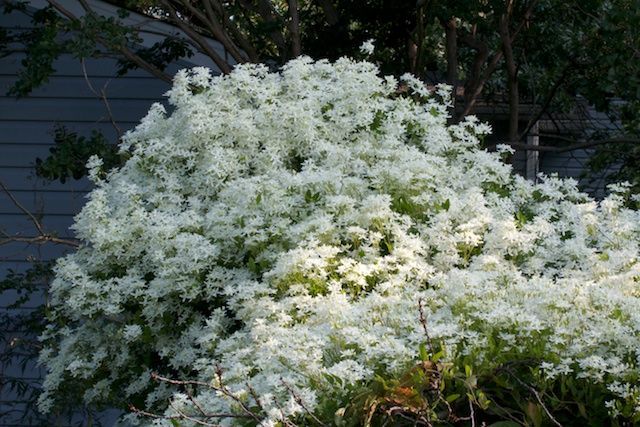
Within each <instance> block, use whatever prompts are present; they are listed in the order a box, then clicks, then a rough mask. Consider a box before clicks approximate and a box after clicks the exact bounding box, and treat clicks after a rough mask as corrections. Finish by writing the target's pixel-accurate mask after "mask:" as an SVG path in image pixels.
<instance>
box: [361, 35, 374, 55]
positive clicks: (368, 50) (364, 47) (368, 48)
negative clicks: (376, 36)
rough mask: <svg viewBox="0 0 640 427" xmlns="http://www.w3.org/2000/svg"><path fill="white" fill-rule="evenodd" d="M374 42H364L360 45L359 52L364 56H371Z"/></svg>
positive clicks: (371, 40)
mask: <svg viewBox="0 0 640 427" xmlns="http://www.w3.org/2000/svg"><path fill="white" fill-rule="evenodd" d="M373 42H374V40H373V39H369V40H367V41H365V42H364V43H362V44H361V45H360V52H362V53H363V54H365V55H372V54H373V51H374V49H375V47H374V45H373Z"/></svg>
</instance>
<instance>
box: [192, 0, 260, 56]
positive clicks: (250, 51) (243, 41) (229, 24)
mask: <svg viewBox="0 0 640 427" xmlns="http://www.w3.org/2000/svg"><path fill="white" fill-rule="evenodd" d="M203 2H204V5H205V8H211V6H213V7H214V8H215V12H214V11H213V10H212V11H211V12H208V13H210V14H212V15H215V14H216V13H217V14H218V15H219V16H221V17H222V21H223V23H224V27H225V28H226V29H228V31H229V32H230V33H231V34H230V35H231V36H232V37H233V38H234V39H235V40H236V41H237V42H238V44H239V45H240V47H241V48H242V50H244V52H245V54H246V55H247V56H248V59H249V60H250V61H251V62H258V61H259V57H258V52H257V51H256V49H255V47H254V46H253V45H252V44H251V43H250V42H249V40H248V39H247V37H246V36H245V35H244V34H242V31H240V28H238V26H237V25H236V24H235V22H233V21H232V20H231V19H229V16H228V15H227V14H226V13H225V10H224V7H223V6H222V4H221V3H220V0H203Z"/></svg>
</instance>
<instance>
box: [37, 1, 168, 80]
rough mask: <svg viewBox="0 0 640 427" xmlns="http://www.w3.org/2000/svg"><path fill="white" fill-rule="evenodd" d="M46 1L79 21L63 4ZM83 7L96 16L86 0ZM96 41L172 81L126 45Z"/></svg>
mask: <svg viewBox="0 0 640 427" xmlns="http://www.w3.org/2000/svg"><path fill="white" fill-rule="evenodd" d="M47 2H48V3H49V4H50V5H51V6H52V7H53V8H54V9H56V10H57V11H58V12H60V13H61V14H62V15H64V16H66V17H67V18H68V19H69V20H71V21H73V22H78V23H79V22H80V19H79V18H78V17H77V16H75V15H74V14H73V13H71V12H70V11H69V10H68V9H66V8H65V7H64V6H62V5H61V4H60V3H58V2H57V1H56V0H47ZM83 7H84V8H85V10H86V11H87V13H90V14H93V15H94V16H96V13H95V12H94V11H93V10H92V9H91V8H90V7H89V5H88V4H87V2H86V1H85V2H83ZM96 41H97V42H98V43H100V44H101V45H103V46H104V47H106V48H109V47H111V48H114V49H115V50H117V51H118V52H120V54H122V56H124V57H125V58H127V59H128V60H129V61H131V62H133V63H134V64H136V65H138V66H139V67H140V68H142V69H143V70H146V71H147V72H149V73H150V74H152V75H153V76H155V77H157V78H158V79H160V80H162V81H164V82H167V83H171V81H172V79H171V76H169V75H168V74H165V73H164V72H162V71H161V70H160V69H159V68H158V67H156V66H154V65H153V64H150V63H149V62H147V61H145V60H144V59H142V58H141V57H140V56H138V55H137V54H135V53H134V52H133V51H131V50H130V49H129V48H127V47H126V46H122V45H119V46H113V45H111V44H109V43H108V42H107V41H105V40H104V39H103V38H102V37H100V36H96Z"/></svg>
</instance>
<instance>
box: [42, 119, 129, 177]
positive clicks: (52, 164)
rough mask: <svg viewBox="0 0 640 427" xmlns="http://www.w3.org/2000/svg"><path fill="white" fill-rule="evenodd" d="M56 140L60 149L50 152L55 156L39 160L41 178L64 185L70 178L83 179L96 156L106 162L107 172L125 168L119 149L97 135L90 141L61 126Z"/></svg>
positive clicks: (92, 135) (92, 134)
mask: <svg viewBox="0 0 640 427" xmlns="http://www.w3.org/2000/svg"><path fill="white" fill-rule="evenodd" d="M54 140H55V143H56V145H55V146H54V147H51V148H50V149H49V151H50V152H51V155H50V156H49V157H47V158H46V159H44V160H42V159H40V158H38V159H36V174H37V175H38V176H39V177H41V178H45V179H48V180H52V181H54V180H57V179H59V180H60V182H62V183H64V182H65V181H66V180H67V179H68V178H70V177H72V178H73V179H80V178H82V177H84V176H85V175H86V174H87V169H86V167H85V165H86V163H87V160H89V157H91V156H94V155H97V156H98V157H100V158H101V159H102V160H103V162H104V170H105V171H108V170H110V169H112V168H113V167H115V166H118V165H120V164H121V158H120V156H119V154H118V148H117V146H116V145H114V144H111V143H109V142H108V141H107V140H106V139H105V137H104V136H103V135H102V134H101V133H99V132H97V131H93V132H92V133H91V136H90V137H88V138H86V137H84V136H78V134H76V133H75V132H71V131H69V130H68V129H67V128H65V127H64V126H59V127H57V128H56V129H55V136H54Z"/></svg>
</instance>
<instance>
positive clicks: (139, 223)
mask: <svg viewBox="0 0 640 427" xmlns="http://www.w3.org/2000/svg"><path fill="white" fill-rule="evenodd" d="M168 99H169V103H170V104H171V105H172V107H173V108H172V112H171V114H167V112H166V111H165V109H164V108H163V107H162V106H161V105H159V104H156V105H154V106H153V107H152V108H151V110H150V112H149V114H148V115H147V116H146V117H145V118H144V119H143V120H142V122H141V123H140V125H139V126H138V127H137V128H136V129H135V130H133V131H132V132H130V133H128V134H127V135H126V137H125V142H124V144H123V146H122V153H123V155H127V156H129V158H128V160H127V161H126V163H125V164H124V166H122V167H121V168H120V169H117V170H115V171H111V172H108V173H105V172H103V171H102V170H101V164H100V161H99V160H98V159H93V161H92V165H91V166H92V169H91V171H92V177H93V179H94V181H95V183H96V188H95V189H94V190H93V191H92V192H91V193H90V195H89V198H88V202H87V204H86V206H85V207H84V209H83V210H82V212H81V213H80V214H79V215H78V216H77V218H76V222H75V225H74V229H75V231H76V232H77V234H78V236H79V238H80V239H82V241H83V242H84V244H83V246H82V247H81V248H80V249H79V250H78V251H77V252H75V253H73V254H71V255H69V256H67V257H65V258H62V259H60V260H59V261H58V264H57V268H56V279H55V281H54V282H53V285H52V288H51V308H50V314H49V322H50V323H49V326H48V328H47V330H46V332H45V334H44V337H43V340H44V343H45V348H44V350H43V352H42V356H41V357H42V361H43V362H44V364H45V365H46V367H47V369H48V375H47V377H46V382H45V388H44V392H43V395H42V397H41V400H40V406H41V408H42V409H45V410H46V409H51V408H55V406H56V405H58V404H59V403H60V401H61V398H62V396H66V397H68V396H69V395H70V394H71V395H75V396H77V398H78V399H82V400H84V401H86V402H94V403H105V404H112V405H113V404H115V405H119V406H121V407H123V408H126V407H127V406H128V405H134V406H135V407H136V408H143V409H144V408H146V409H148V410H149V411H155V413H159V414H161V413H163V412H164V411H166V414H167V415H170V416H171V415H176V413H179V412H176V411H182V412H183V413H184V414H194V416H195V415H197V414H198V408H197V407H196V406H194V403H193V402H194V401H196V402H197V403H198V405H199V406H201V407H202V408H206V411H208V412H209V413H231V414H240V415H243V414H244V415H246V412H247V411H246V408H248V409H250V411H251V412H253V413H255V414H256V415H257V417H258V418H259V420H260V421H261V422H262V423H263V424H264V425H274V424H276V423H278V422H282V420H283V419H285V418H287V417H288V418H289V419H291V420H296V419H298V420H299V419H305V417H307V418H308V417H312V415H311V414H313V417H325V418H324V419H326V417H327V414H331V417H334V416H335V417H336V418H335V420H337V419H338V418H340V417H341V416H342V415H344V414H345V408H347V409H348V407H349V406H348V405H349V403H350V402H351V403H352V402H354V401H356V400H357V399H358V398H359V397H358V396H362V390H363V389H367V387H371V384H373V383H374V382H375V381H383V382H384V379H391V378H401V377H402V375H403V374H404V373H406V372H410V371H411V369H412V367H414V366H416V363H420V362H421V361H422V363H424V362H426V361H434V362H435V360H436V359H438V360H440V362H438V363H439V364H441V366H449V367H454V368H455V367H456V366H458V367H462V366H466V367H467V372H466V373H465V375H466V378H470V377H471V376H472V375H473V374H472V372H496V370H499V369H505V368H504V367H505V366H514V367H517V366H519V365H518V364H519V363H520V364H525V365H526V366H527V372H528V374H527V375H528V376H527V384H529V383H531V382H532V381H538V383H536V384H537V385H536V384H533V385H535V386H536V387H538V386H539V387H542V385H544V384H547V383H549V382H553V381H556V380H558V379H566V378H573V379H575V380H579V381H583V382H584V383H586V384H592V385H595V386H597V387H600V389H601V390H602V396H603V397H602V399H601V400H602V402H601V404H602V406H603V410H604V411H608V413H609V415H610V416H617V415H618V414H620V415H621V416H625V417H633V416H634V414H636V415H637V413H638V412H639V411H640V407H639V405H640V390H639V389H638V386H637V384H638V374H639V372H640V371H639V369H638V368H639V364H640V334H639V333H640V284H639V283H638V281H639V277H640V265H639V264H638V246H639V241H640V216H639V214H638V211H636V210H632V209H628V208H626V207H624V206H625V204H628V203H630V202H633V201H634V200H636V199H634V198H633V196H629V195H628V194H625V192H624V191H625V188H624V186H619V187H617V188H614V193H613V195H611V196H610V197H608V198H607V199H605V200H604V201H602V202H596V201H594V200H592V199H590V198H589V197H588V196H586V195H585V194H583V193H580V192H579V191H578V190H577V189H576V186H575V182H573V181H565V180H561V179H557V178H554V177H547V178H544V180H543V182H542V183H541V184H536V185H534V184H532V183H531V182H528V181H526V180H524V179H523V178H521V177H519V176H517V175H514V174H512V171H511V168H510V166H508V165H507V164H505V163H503V162H502V160H501V158H500V156H501V154H504V153H505V151H507V150H506V148H504V147H502V148H501V149H500V150H498V152H497V153H490V152H487V151H486V150H484V149H481V148H480V139H481V138H483V137H484V135H486V134H487V133H488V132H489V131H490V129H489V128H488V126H486V125H484V124H482V123H478V121H477V120H476V119H475V118H474V117H467V119H466V120H465V121H463V122H461V123H459V124H455V125H449V124H447V119H448V115H447V111H448V107H449V104H448V103H449V99H448V89H447V88H446V87H438V88H436V90H435V92H433V93H432V92H429V91H427V90H426V89H425V88H424V86H423V85H422V84H421V83H420V82H419V81H417V80H416V79H414V78H413V77H411V76H409V75H406V76H403V77H402V78H401V79H400V81H397V80H396V79H394V78H392V77H380V76H379V74H378V70H377V69H376V67H375V66H374V65H373V64H371V63H368V62H355V61H352V60H350V59H345V58H343V59H340V60H338V61H337V62H335V63H329V62H326V61H318V62H313V61H312V60H310V59H308V58H300V59H296V60H294V61H291V62H289V63H288V64H287V65H286V66H285V67H284V68H283V69H282V70H281V72H278V73H271V72H269V71H268V70H267V68H266V67H263V66H260V65H240V66H238V67H237V68H236V69H235V70H234V71H233V72H232V73H231V74H230V75H227V76H216V77H212V76H211V74H210V73H209V71H208V70H206V69H203V68H196V69H193V70H190V71H186V70H183V71H181V72H179V73H178V74H177V75H176V77H175V81H174V86H173V89H171V91H170V92H169V93H168ZM436 353H437V356H436ZM452 369H453V368H452ZM514 369H516V368H514ZM152 372H157V373H158V375H160V376H162V377H166V378H173V379H182V380H186V379H189V380H199V381H202V382H203V383H206V384H209V385H210V387H207V386H206V384H205V386H203V387H196V389H195V390H192V391H191V392H190V393H191V394H190V395H187V394H186V393H185V390H184V388H181V387H179V386H177V385H175V384H171V383H169V382H167V381H155V380H154V379H153V378H152ZM454 382H455V381H454ZM468 385H469V384H467V386H468ZM443 387H444V386H443ZM189 396H191V397H189ZM463 398H464V396H463V397H458V396H455V395H454V396H449V397H448V399H449V400H450V401H451V402H452V404H455V403H456V402H457V400H458V399H463ZM469 398H470V399H471V400H472V401H473V402H475V404H477V405H478V407H479V408H485V409H486V407H489V408H490V405H491V403H488V402H482V395H481V394H478V395H473V396H472V397H469ZM169 401H171V405H169V404H168V402H169ZM473 402H472V403H473ZM401 403H402V402H401ZM405 403H406V402H405ZM405 406H406V405H405ZM245 407H246V408H245ZM243 408H244V409H243ZM374 410H375V409H374ZM487 410H489V409H487ZM335 420H334V418H331V421H329V423H333V422H334V421H335ZM165 421H166V423H167V425H171V424H170V423H169V420H165ZM183 421H184V420H183ZM218 421H220V422H222V423H223V424H224V423H227V424H234V423H240V422H246V421H247V420H246V419H244V418H232V417H231V418H227V419H222V420H218ZM248 421H249V422H255V423H257V422H258V421H257V420H255V419H253V421H252V420H251V419H249V420H248ZM155 422H160V421H158V420H156V421H155ZM335 422H336V423H338V421H335ZM303 424H304V423H303ZM184 425H190V424H189V422H188V421H187V422H186V424H184Z"/></svg>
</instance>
